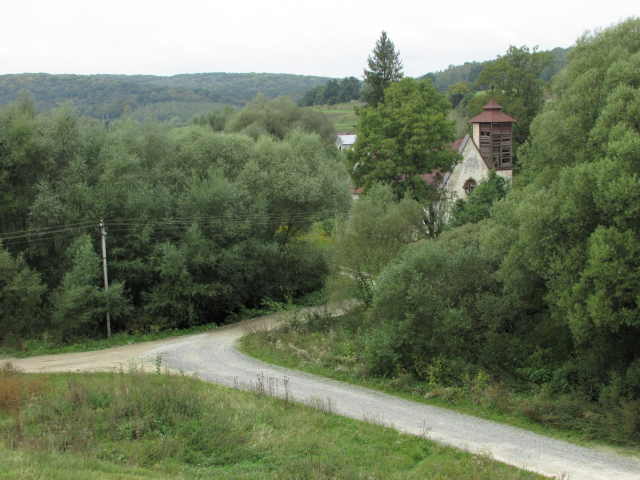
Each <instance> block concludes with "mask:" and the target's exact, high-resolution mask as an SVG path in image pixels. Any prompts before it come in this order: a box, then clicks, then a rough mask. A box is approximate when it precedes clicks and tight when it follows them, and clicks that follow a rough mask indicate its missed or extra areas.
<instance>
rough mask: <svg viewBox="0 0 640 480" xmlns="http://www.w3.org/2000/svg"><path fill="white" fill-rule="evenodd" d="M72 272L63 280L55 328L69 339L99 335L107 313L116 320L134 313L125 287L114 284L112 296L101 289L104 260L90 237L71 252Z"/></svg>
mask: <svg viewBox="0 0 640 480" xmlns="http://www.w3.org/2000/svg"><path fill="white" fill-rule="evenodd" d="M68 254H69V257H70V259H71V262H72V266H71V269H70V270H69V272H67V274H66V275H65V276H64V277H63V279H62V282H61V284H60V287H59V288H58V289H57V290H56V292H55V294H54V298H53V305H54V310H53V324H54V326H55V327H56V329H57V330H58V332H59V333H60V334H61V335H62V336H63V337H65V338H73V337H74V336H77V335H95V334H96V332H99V331H100V328H98V326H99V325H100V324H102V322H103V321H104V318H105V314H106V312H107V311H109V312H110V313H111V315H112V316H113V317H118V316H120V315H126V314H128V313H130V312H131V304H130V300H129V299H128V298H127V297H126V295H125V292H124V285H123V284H122V283H119V282H112V283H111V285H109V290H108V292H105V291H104V290H103V289H102V288H101V286H100V280H101V279H102V275H101V273H102V271H101V268H100V257H99V256H98V255H97V254H96V253H95V252H94V251H93V247H92V246H91V239H90V238H89V236H88V235H86V234H85V235H83V236H81V237H78V238H77V239H76V240H75V241H74V243H73V244H72V245H71V247H70V248H69V252H68Z"/></svg>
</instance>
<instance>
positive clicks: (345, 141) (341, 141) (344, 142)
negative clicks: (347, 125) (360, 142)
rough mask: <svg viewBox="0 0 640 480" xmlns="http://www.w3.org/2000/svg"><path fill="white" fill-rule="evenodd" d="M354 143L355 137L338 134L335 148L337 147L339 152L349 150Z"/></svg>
mask: <svg viewBox="0 0 640 480" xmlns="http://www.w3.org/2000/svg"><path fill="white" fill-rule="evenodd" d="M354 143H356V136H355V135H347V134H344V133H339V134H338V138H336V147H338V150H340V151H341V152H342V151H343V150H349V149H350V148H353V144H354Z"/></svg>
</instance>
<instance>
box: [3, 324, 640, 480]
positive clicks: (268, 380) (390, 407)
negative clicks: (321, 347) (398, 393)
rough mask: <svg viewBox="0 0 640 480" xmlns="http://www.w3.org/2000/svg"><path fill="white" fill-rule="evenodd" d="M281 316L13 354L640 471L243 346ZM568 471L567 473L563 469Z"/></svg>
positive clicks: (507, 455)
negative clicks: (202, 384) (138, 372)
mask: <svg viewBox="0 0 640 480" xmlns="http://www.w3.org/2000/svg"><path fill="white" fill-rule="evenodd" d="M277 321H278V316H275V315H272V316H267V317H261V318H257V319H253V320H249V321H244V322H241V323H237V324H233V325H227V326H225V327H222V328H219V329H218V330H214V331H211V332H208V333H203V334H198V335H191V336H187V337H179V338H174V339H168V340H159V341H156V342H149V343H144V344H135V345H129V346H125V347H117V348H111V349H108V350H101V351H97V352H84V353H73V354H63V355H51V356H45V357H31V358H27V359H19V360H13V359H12V360H11V361H12V363H14V364H15V365H16V366H17V367H19V368H21V369H23V370H24V371H26V372H62V371H90V372H96V371H111V370H113V369H120V368H123V367H124V368H127V364H130V363H131V364H134V363H135V364H137V365H143V366H144V368H146V369H149V370H153V369H155V363H156V359H157V358H158V356H160V357H161V361H162V365H163V366H164V367H167V368H170V369H174V370H181V371H183V372H185V373H189V374H194V375H196V376H198V377H200V378H202V379H203V380H206V381H209V382H213V383H218V384H221V385H226V386H229V387H235V388H246V389H251V390H254V391H256V390H258V391H262V390H264V391H265V392H266V393H268V394H273V395H277V396H280V397H283V398H284V397H285V396H287V397H289V398H290V399H293V400H295V401H297V402H304V403H307V404H310V405H313V406H317V407H319V408H325V409H328V410H330V411H332V412H333V413H336V414H339V415H344V416H347V417H352V418H356V419H364V420H368V421H375V422H380V423H383V424H386V425H389V426H393V427H394V428H396V429H398V430H400V431H403V432H406V433H410V434H415V435H426V436H427V437H428V438H430V439H432V440H436V441H438V442H441V443H445V444H448V445H452V446H454V447H457V448H463V449H468V450H470V451H474V452H475V451H483V452H490V453H491V455H492V456H493V457H494V458H495V459H497V460H500V461H502V462H505V463H508V464H511V465H515V466H517V467H520V468H525V469H527V470H531V471H535V472H538V473H541V474H543V475H547V476H558V477H560V478H565V479H566V478H569V479H571V480H573V479H606V480H613V479H620V480H622V479H637V480H640V459H638V458H628V457H622V456H619V455H614V454H609V453H603V452H598V451H594V450H590V449H587V448H583V447H578V446H576V445H572V444H570V443H567V442H563V441H560V440H554V439H551V438H548V437H544V436H542V435H538V434H535V433H531V432H528V431H526V430H521V429H518V428H515V427H510V426H507V425H502V424H498V423H494V422H489V421H486V420H482V419H479V418H476V417H471V416H468V415H462V414H459V413H455V412H451V411H449V410H444V409H441V408H437V407H432V406H429V405H422V404H418V403H413V402H410V401H407V400H403V399H400V398H397V397H393V396H390V395H386V394H383V393H379V392H375V391H372V390H368V389H365V388H360V387H356V386H353V385H348V384H345V383H341V382H337V381H334V380H328V379H325V378H321V377H316V376H314V375H309V374H306V373H302V372H298V371H294V370H288V369H285V368H281V367H277V366H274V365H270V364H266V363H264V362H261V361H259V360H255V359H252V358H250V357H247V356H246V355H243V354H242V353H240V352H238V351H237V350H236V349H235V348H234V346H233V345H234V343H235V342H236V340H238V339H239V338H240V337H241V336H242V335H243V334H244V332H246V331H247V330H248V329H251V328H270V327H272V326H273V325H274V324H275V323H276V322H277ZM563 476H564V477H563Z"/></svg>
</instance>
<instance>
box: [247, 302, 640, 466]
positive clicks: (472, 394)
mask: <svg viewBox="0 0 640 480" xmlns="http://www.w3.org/2000/svg"><path fill="white" fill-rule="evenodd" d="M361 325H362V319H361V318H359V317H358V316H357V315H344V316H342V317H332V316H330V315H327V314H323V313H322V312H320V313H315V314H308V315H306V316H304V317H302V316H300V315H298V316H297V317H296V316H294V317H293V318H292V320H290V321H289V322H287V323H285V324H283V326H281V327H280V328H278V329H274V330H270V331H263V330H260V331H255V332H252V333H251V334H249V335H247V336H245V337H244V338H243V339H242V340H241V343H240V349H241V350H242V351H243V352H244V353H246V354H248V355H251V356H252V357H255V358H258V359H260V360H262V361H265V362H267V363H272V364H276V365H280V366H283V367H287V368H291V369H296V370H302V371H305V372H308V373H312V374H315V375H319V376H323V377H328V378H333V379H336V380H340V381H344V382H348V383H352V384H355V385H360V386H364V387H367V388H372V389H375V390H380V391H383V392H386V393H389V394H392V395H397V396H400V397H403V398H406V399H408V400H412V401H416V402H422V403H426V404H430V405H436V406H439V407H443V408H448V409H451V410H456V411H459V412H461V413H467V414H469V415H474V416H476V417H481V418H485V419H487V420H493V421H497V422H501V423H505V424H509V425H513V426H515V427H520V428H524V429H526V430H530V431H534V432H536V433H540V434H542V435H547V436H552V437H555V438H558V439H561V440H566V441H570V442H573V443H576V444H579V445H584V446H589V447H593V448H598V449H602V450H606V451H614V452H615V453H619V454H625V455H634V456H637V455H638V454H639V453H640V448H639V445H640V416H639V414H638V411H639V410H640V409H639V406H640V401H638V402H636V403H632V402H629V403H622V404H621V405H619V406H610V405H609V406H607V405H604V406H603V405H599V404H594V403H592V402H586V401H584V400H583V399H581V398H579V397H577V396H570V395H565V396H559V397H553V396H549V395H547V394H546V393H545V392H544V390H543V389H540V388H539V389H538V390H526V389H522V388H520V389H517V388H514V386H511V387H510V386H507V385H504V384H502V383H499V382H495V381H492V380H491V378H490V377H489V376H488V375H486V374H484V375H482V376H480V375H479V376H478V377H477V378H470V379H468V382H466V383H465V384H464V385H455V386H452V385H441V384H438V383H437V382H435V383H433V384H429V383H427V382H424V381H418V380H416V379H414V378H413V377H412V376H411V375H410V374H408V373H406V372H398V374H397V375H396V376H394V377H393V378H376V377H371V376H369V375H368V374H367V371H366V368H365V366H364V364H363V363H362V361H361V360H360V355H359V353H360V352H361V351H362V348H363V345H362V344H361V339H362V332H361V330H360V328H361Z"/></svg>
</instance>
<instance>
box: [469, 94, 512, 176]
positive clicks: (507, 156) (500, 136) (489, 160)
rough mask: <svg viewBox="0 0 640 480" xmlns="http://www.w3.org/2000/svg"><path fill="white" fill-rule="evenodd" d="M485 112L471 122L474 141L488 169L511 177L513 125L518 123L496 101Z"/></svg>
mask: <svg viewBox="0 0 640 480" xmlns="http://www.w3.org/2000/svg"><path fill="white" fill-rule="evenodd" d="M482 109H483V110H484V112H482V113H481V114H480V115H478V116H477V117H475V118H472V119H471V120H469V122H471V123H472V124H473V141H474V142H475V144H476V146H477V147H478V150H480V155H482V158H483V159H484V161H485V163H486V164H487V167H489V168H493V169H495V170H496V171H498V172H499V171H500V170H509V172H506V171H505V172H502V175H503V176H509V177H511V174H512V172H511V171H512V170H513V123H514V122H515V121H516V120H515V119H514V118H512V117H510V116H509V115H507V114H506V113H504V112H503V111H502V107H501V106H500V105H498V103H497V102H496V101H495V99H493V98H492V99H491V101H490V102H489V103H487V105H485V106H484V107H483V108H482Z"/></svg>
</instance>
